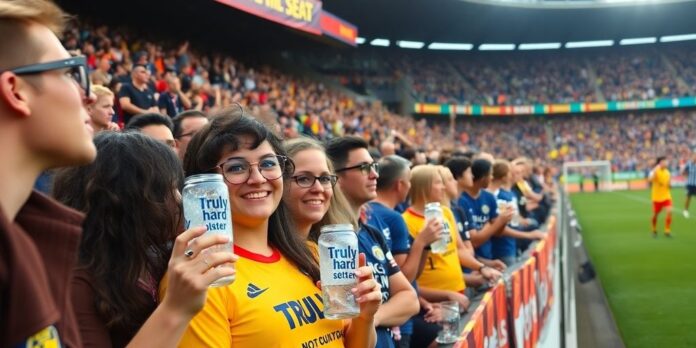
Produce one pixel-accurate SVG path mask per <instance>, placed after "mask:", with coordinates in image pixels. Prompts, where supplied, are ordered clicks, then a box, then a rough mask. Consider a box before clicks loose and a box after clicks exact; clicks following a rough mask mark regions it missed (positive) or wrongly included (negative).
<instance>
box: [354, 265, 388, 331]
mask: <svg viewBox="0 0 696 348" xmlns="http://www.w3.org/2000/svg"><path fill="white" fill-rule="evenodd" d="M366 264H367V263H366V261H365V254H364V253H360V255H359V256H358V265H359V267H358V269H357V270H356V271H355V274H356V275H357V276H358V285H357V286H356V287H355V288H353V289H351V292H352V293H353V295H355V300H356V301H357V302H358V304H359V305H360V318H362V319H363V320H367V321H372V320H374V317H375V313H377V310H378V309H379V306H380V305H381V304H382V291H381V286H380V285H379V283H377V280H375V278H374V276H373V274H372V268H371V267H370V266H366Z"/></svg>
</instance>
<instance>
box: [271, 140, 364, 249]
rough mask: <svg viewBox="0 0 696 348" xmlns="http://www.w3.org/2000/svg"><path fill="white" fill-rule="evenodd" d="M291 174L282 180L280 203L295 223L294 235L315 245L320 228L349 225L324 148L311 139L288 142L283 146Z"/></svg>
mask: <svg viewBox="0 0 696 348" xmlns="http://www.w3.org/2000/svg"><path fill="white" fill-rule="evenodd" d="M284 146H285V151H287V153H288V156H289V157H290V159H291V160H292V161H293V163H295V173H294V174H293V175H292V176H291V177H290V178H289V179H288V180H286V181H285V192H284V193H283V204H284V205H285V206H287V208H288V211H289V212H290V215H291V216H292V218H293V220H294V222H295V228H296V229H297V232H298V233H299V234H300V235H301V236H302V237H303V238H304V239H309V240H311V241H313V242H316V241H317V239H318V238H319V230H320V229H321V227H322V226H324V225H329V224H340V223H343V224H345V223H351V224H353V226H354V227H355V226H357V222H356V221H354V220H355V219H354V218H353V217H351V215H350V213H349V209H350V208H349V206H348V202H347V201H346V198H345V197H344V196H343V193H341V190H334V187H335V186H336V181H337V180H338V178H337V177H336V175H335V174H333V172H334V168H333V163H331V161H330V160H329V159H328V157H326V152H325V151H326V150H325V149H324V146H323V145H322V144H321V143H319V142H318V141H316V140H314V139H311V138H297V139H292V140H289V141H287V142H285V144H284Z"/></svg>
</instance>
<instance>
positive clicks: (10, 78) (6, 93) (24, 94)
mask: <svg viewBox="0 0 696 348" xmlns="http://www.w3.org/2000/svg"><path fill="white" fill-rule="evenodd" d="M30 87H31V86H30V85H29V84H28V83H27V82H26V81H24V80H23V79H22V78H20V77H19V76H18V75H16V74H15V73H13V72H11V71H6V72H4V73H2V74H0V101H2V103H3V104H5V105H6V107H7V108H9V109H11V110H13V111H14V113H15V114H18V115H21V117H28V116H30V115H31V108H30V107H29V99H30V95H31V94H30V92H29V88H30Z"/></svg>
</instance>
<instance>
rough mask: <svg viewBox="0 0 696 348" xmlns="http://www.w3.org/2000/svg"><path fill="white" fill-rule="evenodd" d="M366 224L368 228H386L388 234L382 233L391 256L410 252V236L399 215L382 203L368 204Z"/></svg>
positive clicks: (383, 229)
mask: <svg viewBox="0 0 696 348" xmlns="http://www.w3.org/2000/svg"><path fill="white" fill-rule="evenodd" d="M367 224H368V225H370V226H374V227H378V226H386V230H387V231H388V233H384V231H385V228H382V232H383V233H384V234H385V235H384V237H385V238H386V239H387V244H388V245H389V249H390V250H391V252H392V254H394V255H396V254H408V252H409V251H410V250H411V235H410V234H409V233H408V227H407V226H406V222H404V218H403V217H401V214H399V213H397V212H396V210H394V209H389V207H387V206H385V205H383V204H382V203H377V202H370V203H368V209H367Z"/></svg>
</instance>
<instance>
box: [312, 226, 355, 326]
mask: <svg viewBox="0 0 696 348" xmlns="http://www.w3.org/2000/svg"><path fill="white" fill-rule="evenodd" d="M319 269H320V273H321V292H322V299H323V301H324V316H325V317H326V318H328V319H346V318H353V317H356V316H358V314H360V306H359V305H358V303H357V301H356V300H355V296H354V295H353V293H352V292H351V291H350V290H351V289H353V288H354V287H356V286H357V285H358V277H357V275H356V274H355V271H356V270H357V269H358V236H357V235H356V233H355V231H354V230H353V225H351V224H337V225H326V226H324V227H322V228H321V234H320V235H319Z"/></svg>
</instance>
